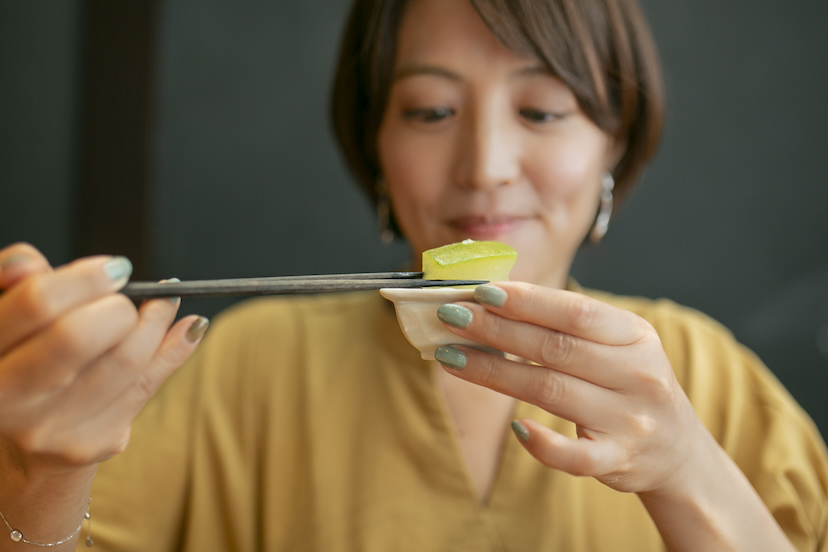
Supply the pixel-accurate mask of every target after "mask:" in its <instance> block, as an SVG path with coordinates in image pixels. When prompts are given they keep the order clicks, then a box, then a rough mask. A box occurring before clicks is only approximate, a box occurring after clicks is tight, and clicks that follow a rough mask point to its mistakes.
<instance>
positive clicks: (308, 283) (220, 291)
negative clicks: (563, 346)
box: [121, 272, 487, 299]
mask: <svg viewBox="0 0 828 552" xmlns="http://www.w3.org/2000/svg"><path fill="white" fill-rule="evenodd" d="M486 282H487V281H486V280H424V279H423V273H422V272H368V273H358V274H315V275H311V276H277V277H273V278H235V279H228V280H193V281H189V282H168V283H163V284H158V283H155V282H131V283H129V284H127V285H126V287H124V288H123V289H122V290H121V293H123V294H124V295H126V296H127V297H130V298H132V299H154V298H158V297H243V296H252V295H291V294H298V293H330V292H337V291H362V290H371V289H381V288H424V287H445V286H467V285H479V284H485V283H486Z"/></svg>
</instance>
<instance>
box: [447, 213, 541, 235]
mask: <svg viewBox="0 0 828 552" xmlns="http://www.w3.org/2000/svg"><path fill="white" fill-rule="evenodd" d="M527 220H529V217H526V216H521V215H508V214H482V215H467V216H462V217H458V218H455V219H451V220H450V221H449V224H450V225H451V226H453V227H454V228H456V229H457V230H458V231H459V232H460V233H462V234H463V235H464V236H465V237H468V238H471V239H473V240H497V239H499V238H503V237H504V236H506V235H507V234H510V233H512V232H514V231H515V230H517V229H518V228H520V227H521V226H523V224H525V223H526V221H527Z"/></svg>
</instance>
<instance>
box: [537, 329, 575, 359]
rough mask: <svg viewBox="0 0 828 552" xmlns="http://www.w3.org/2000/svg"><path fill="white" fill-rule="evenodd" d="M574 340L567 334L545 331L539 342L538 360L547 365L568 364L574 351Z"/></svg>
mask: <svg viewBox="0 0 828 552" xmlns="http://www.w3.org/2000/svg"><path fill="white" fill-rule="evenodd" d="M574 348H575V341H574V340H573V339H572V338H571V337H570V336H568V335H566V334H564V333H561V332H556V331H548V332H545V335H544V336H543V339H542V341H541V344H540V360H541V362H542V364H544V365H547V366H564V365H566V364H569V362H570V359H571V358H572V355H573V353H574Z"/></svg>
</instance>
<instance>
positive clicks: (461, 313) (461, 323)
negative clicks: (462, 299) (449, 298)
mask: <svg viewBox="0 0 828 552" xmlns="http://www.w3.org/2000/svg"><path fill="white" fill-rule="evenodd" d="M437 318H439V319H440V320H441V321H442V322H445V323H446V324H448V325H449V326H454V327H455V328H466V327H468V325H469V324H471V323H472V311H470V310H469V309H467V308H466V307H461V306H460V305H454V304H452V303H446V304H445V305H443V306H442V307H440V308H439V309H437Z"/></svg>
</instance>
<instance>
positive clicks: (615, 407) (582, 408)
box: [435, 345, 626, 432]
mask: <svg viewBox="0 0 828 552" xmlns="http://www.w3.org/2000/svg"><path fill="white" fill-rule="evenodd" d="M461 355H462V357H463V358H460V356H461ZM435 357H436V358H437V361H438V362H440V363H441V364H443V366H446V367H447V371H448V372H449V373H451V374H453V375H455V376H457V377H458V378H461V379H464V380H466V381H469V382H472V383H475V384H477V385H482V386H484V387H488V388H490V389H493V390H494V391H497V392H499V393H503V394H504V395H509V396H510V397H514V398H516V399H518V400H521V401H523V402H526V403H529V404H533V405H535V406H537V407H539V408H542V409H543V410H546V411H547V412H550V413H552V414H554V415H556V416H558V417H560V418H564V419H566V420H570V421H572V422H575V423H576V424H578V425H582V426H586V427H589V428H590V429H593V430H596V431H602V432H605V431H610V430H612V429H613V428H614V424H615V421H616V420H617V418H618V416H616V415H614V413H617V412H622V411H623V409H624V407H625V406H626V405H625V404H624V403H623V399H622V397H621V396H619V395H618V394H617V393H614V392H612V391H609V390H607V389H604V388H603V387H599V386H597V385H594V384H592V383H590V382H587V381H584V380H582V379H578V378H576V377H573V376H570V375H569V374H565V373H562V372H558V371H556V370H550V369H549V368H545V367H543V366H534V365H531V364H523V363H520V362H515V361H512V360H508V359H505V358H502V357H500V356H498V355H492V354H489V353H484V352H482V351H477V350H475V349H472V348H470V347H463V346H460V345H455V346H452V347H440V348H439V349H437V351H436V352H435ZM460 365H463V366H462V367H461V368H456V366H460Z"/></svg>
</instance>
